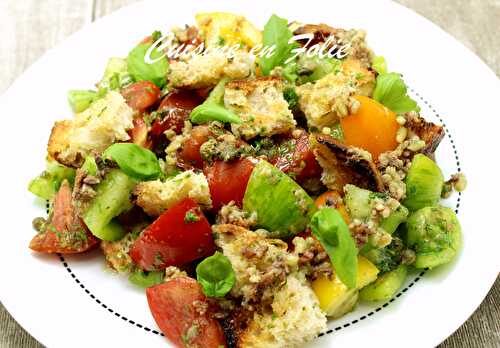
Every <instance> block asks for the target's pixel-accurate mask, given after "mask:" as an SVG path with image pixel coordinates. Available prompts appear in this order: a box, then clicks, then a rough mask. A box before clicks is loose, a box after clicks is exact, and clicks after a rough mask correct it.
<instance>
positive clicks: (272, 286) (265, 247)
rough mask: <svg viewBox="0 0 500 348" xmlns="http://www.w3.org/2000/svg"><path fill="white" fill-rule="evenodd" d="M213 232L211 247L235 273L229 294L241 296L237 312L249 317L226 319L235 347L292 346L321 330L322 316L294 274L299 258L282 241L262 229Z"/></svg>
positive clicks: (216, 229)
mask: <svg viewBox="0 0 500 348" xmlns="http://www.w3.org/2000/svg"><path fill="white" fill-rule="evenodd" d="M212 228H213V232H214V240H215V243H216V244H217V245H218V246H219V247H220V248H221V249H222V252H223V253H224V255H225V256H226V257H227V258H228V259H229V261H230V262H231V265H232V267H233V269H234V272H235V274H236V283H235V285H234V286H233V288H232V290H231V295H233V296H234V297H242V307H241V308H240V309H239V311H238V313H243V314H244V313H245V312H247V313H248V311H250V312H254V314H253V315H250V316H248V315H238V313H236V314H235V315H233V316H232V318H231V321H232V322H231V324H230V326H231V327H229V328H228V330H229V331H231V332H230V333H231V334H232V335H233V336H236V339H235V341H236V342H237V344H236V346H237V347H245V348H247V347H296V346H298V345H300V344H302V343H304V342H306V341H309V340H311V339H313V338H314V337H316V336H317V335H318V334H319V333H320V332H321V331H323V330H325V329H326V316H325V314H324V313H322V312H321V309H320V308H319V301H318V299H317V298H316V295H315V294H314V292H313V290H312V288H311V287H310V285H309V283H308V282H307V280H306V278H305V275H304V274H303V273H302V272H301V271H300V270H299V269H298V257H297V255H294V254H292V253H290V252H288V246H287V244H286V243H285V242H284V241H282V240H280V239H272V238H267V233H266V232H265V231H263V230H261V231H256V232H253V231H249V230H247V229H245V228H243V227H239V226H235V225H214V226H213V227H212ZM250 309H251V310H250ZM270 309H271V310H270Z"/></svg>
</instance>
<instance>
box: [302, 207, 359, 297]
mask: <svg viewBox="0 0 500 348" xmlns="http://www.w3.org/2000/svg"><path fill="white" fill-rule="evenodd" d="M309 226H310V227H311V230H312V233H313V234H314V235H315V236H316V238H318V240H319V242H320V243H321V245H322V246H323V248H325V251H326V252H327V254H328V256H329V257H330V261H331V262H332V264H333V267H334V269H335V272H336V274H337V275H338V276H339V278H340V280H341V281H342V282H343V283H344V284H345V285H346V286H347V287H348V288H351V289H352V288H355V287H356V279H357V273H358V257H357V255H358V249H357V248H356V243H355V242H354V239H353V238H352V236H351V233H350V232H349V228H348V227H347V224H346V223H345V222H344V219H343V218H342V215H340V213H339V212H338V211H337V209H334V208H323V209H320V210H319V211H317V212H316V213H315V214H314V215H313V217H312V218H311V222H310V224H309Z"/></svg>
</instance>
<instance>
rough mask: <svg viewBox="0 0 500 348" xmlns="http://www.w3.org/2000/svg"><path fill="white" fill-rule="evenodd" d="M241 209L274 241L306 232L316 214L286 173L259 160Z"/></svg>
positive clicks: (311, 202) (312, 202)
mask: <svg viewBox="0 0 500 348" xmlns="http://www.w3.org/2000/svg"><path fill="white" fill-rule="evenodd" d="M243 209H244V210H245V211H247V212H250V213H256V214H257V225H258V227H261V228H265V229H266V230H268V231H270V233H271V236H272V237H273V238H287V237H291V236H293V235H295V234H297V233H299V232H302V231H304V230H305V228H306V226H307V224H308V222H309V220H310V218H311V216H312V215H313V214H314V212H315V211H316V207H315V205H314V201H313V200H312V199H311V197H309V195H308V194H307V193H306V192H305V191H304V189H302V187H300V186H299V184H297V183H296V182H295V181H293V180H292V179H291V178H290V177H289V176H287V175H286V174H285V173H283V172H281V171H280V170H279V169H277V168H275V167H274V166H273V165H272V164H270V163H268V162H266V161H264V160H262V161H260V162H259V163H258V164H257V165H256V166H255V168H254V169H253V171H252V174H251V176H250V179H249V181H248V185H247V188H246V191H245V196H244V198H243Z"/></svg>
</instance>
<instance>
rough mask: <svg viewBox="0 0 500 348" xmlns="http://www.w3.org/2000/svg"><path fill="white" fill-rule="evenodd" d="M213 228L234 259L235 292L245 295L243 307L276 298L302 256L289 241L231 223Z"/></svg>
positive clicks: (232, 291) (219, 242)
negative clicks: (276, 294)
mask: <svg viewBox="0 0 500 348" xmlns="http://www.w3.org/2000/svg"><path fill="white" fill-rule="evenodd" d="M212 230H213V232H214V235H215V237H214V240H215V244H217V246H219V247H220V248H221V249H222V252H223V254H224V255H225V256H226V257H227V258H228V259H229V261H231V264H232V266H233V269H234V272H235V274H236V284H235V285H234V286H233V288H232V290H231V294H232V295H233V296H235V297H243V302H242V304H243V306H246V305H248V304H259V305H262V304H263V303H266V302H269V301H270V300H272V298H273V296H274V292H275V289H276V288H279V286H280V285H282V284H283V283H284V282H285V279H286V276H287V274H288V273H289V272H290V271H291V270H292V269H296V268H297V260H298V258H297V257H296V256H295V255H292V254H290V253H288V251H287V248H288V246H287V244H286V243H285V242H283V241H282V240H280V239H271V238H266V236H265V235H262V234H259V233H256V232H253V231H250V230H247V229H245V228H243V227H239V226H236V225H229V224H227V225H214V226H213V227H212Z"/></svg>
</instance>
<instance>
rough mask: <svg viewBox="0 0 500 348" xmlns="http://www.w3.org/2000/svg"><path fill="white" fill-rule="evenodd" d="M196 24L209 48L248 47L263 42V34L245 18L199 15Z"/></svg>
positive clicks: (229, 14)
mask: <svg viewBox="0 0 500 348" xmlns="http://www.w3.org/2000/svg"><path fill="white" fill-rule="evenodd" d="M195 18H196V23H197V24H198V27H199V28H200V29H201V31H202V33H203V34H204V37H205V45H207V47H213V46H221V45H229V46H232V45H235V44H244V45H246V46H247V47H250V48H252V47H253V46H255V45H257V44H259V43H261V42H262V33H261V32H260V30H258V29H257V28H256V27H255V26H254V25H253V24H252V23H250V22H249V21H248V20H247V19H245V17H243V16H239V15H235V14H233V13H226V12H210V13H199V14H197V15H196V16H195Z"/></svg>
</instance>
